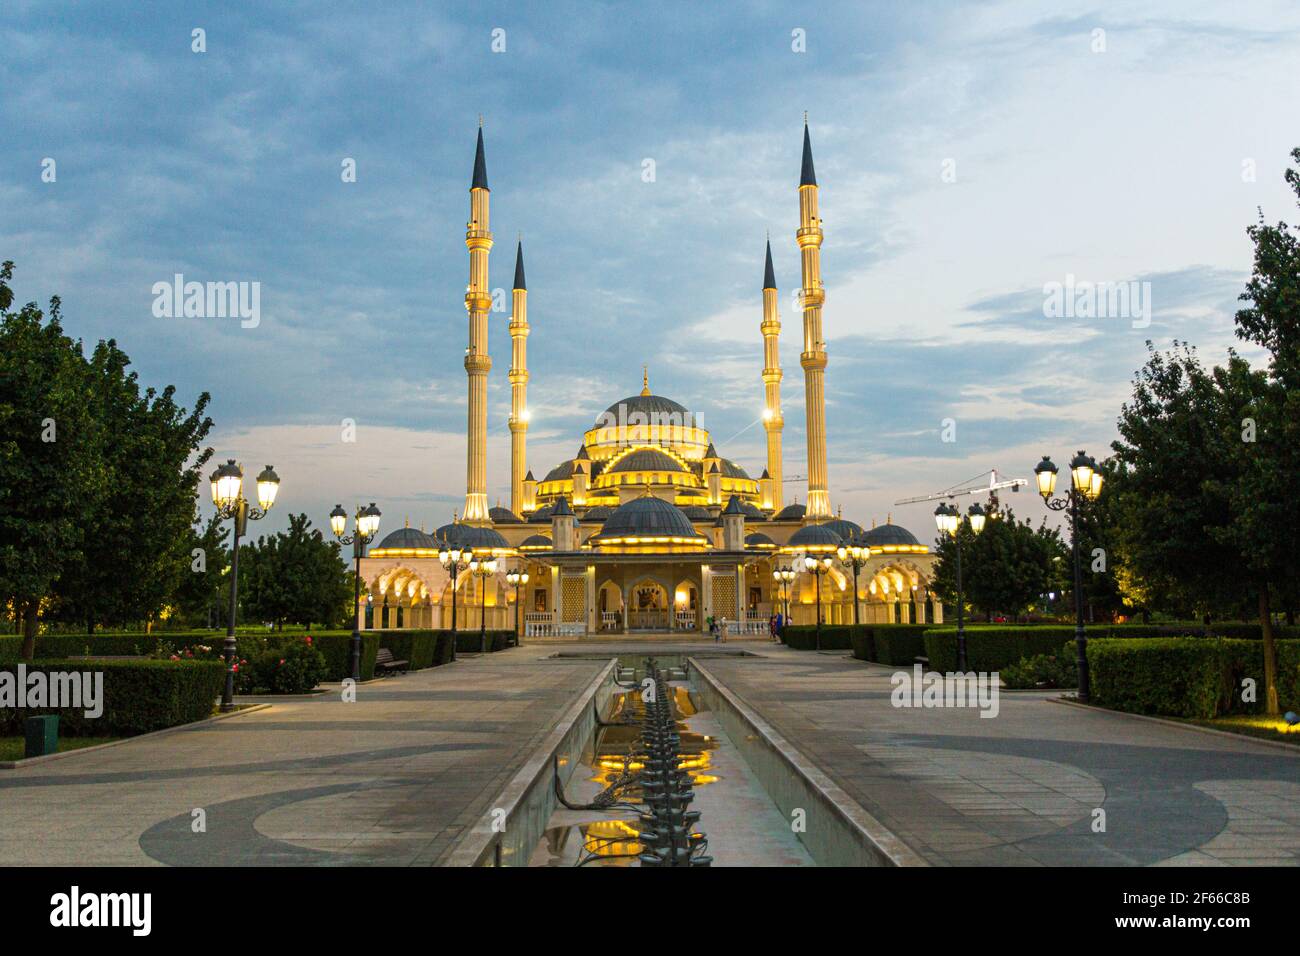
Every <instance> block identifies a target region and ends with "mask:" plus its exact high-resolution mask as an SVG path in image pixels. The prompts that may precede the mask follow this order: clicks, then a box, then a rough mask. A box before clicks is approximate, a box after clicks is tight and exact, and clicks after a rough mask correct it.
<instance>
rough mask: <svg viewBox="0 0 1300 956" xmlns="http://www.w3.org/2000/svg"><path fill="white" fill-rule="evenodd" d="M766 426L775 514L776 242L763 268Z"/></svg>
mask: <svg viewBox="0 0 1300 956" xmlns="http://www.w3.org/2000/svg"><path fill="white" fill-rule="evenodd" d="M759 329H760V331H762V333H763V392H764V394H763V427H764V428H765V429H767V477H768V479H769V480H770V481H771V501H770V502H769V504H770V506H771V508H772V510H773V511H780V510H781V429H782V428H784V427H785V417H784V415H783V413H782V412H781V354H780V346H779V342H778V337H779V336H780V334H781V317H780V315H778V314H777V308H776V274H775V272H774V271H773V270H772V240H771V239H768V241H767V263H766V264H765V265H764V267H763V324H762V325H760V326H759Z"/></svg>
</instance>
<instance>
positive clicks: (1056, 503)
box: [1034, 451, 1102, 703]
mask: <svg viewBox="0 0 1300 956" xmlns="http://www.w3.org/2000/svg"><path fill="white" fill-rule="evenodd" d="M1056 475H1057V468H1056V465H1054V464H1052V459H1050V458H1048V457H1047V456H1046V455H1044V456H1043V460H1042V461H1040V462H1039V463H1038V466H1037V467H1036V468H1034V477H1035V478H1036V479H1037V481H1038V493H1039V494H1040V495H1042V496H1043V501H1044V502H1046V503H1047V507H1048V508H1050V509H1051V510H1053V511H1064V510H1065V509H1066V508H1069V509H1070V542H1071V544H1072V545H1073V549H1074V648H1075V650H1074V660H1075V664H1076V665H1077V667H1078V669H1079V700H1081V701H1084V702H1085V703H1086V702H1087V700H1088V696H1089V692H1090V691H1091V687H1090V684H1089V681H1088V636H1087V635H1086V634H1085V633H1084V630H1083V565H1082V563H1081V560H1080V557H1079V551H1080V549H1079V507H1080V506H1081V505H1082V504H1083V503H1084V502H1087V501H1095V500H1096V499H1097V497H1098V496H1099V495H1100V494H1101V483H1102V475H1101V471H1100V470H1098V468H1097V462H1096V461H1095V460H1094V459H1092V458H1090V457H1088V455H1087V453H1085V452H1083V451H1080V452H1079V453H1078V454H1076V455H1075V456H1074V457H1073V458H1072V459H1070V488H1069V489H1067V490H1066V492H1065V494H1064V495H1063V496H1061V497H1060V498H1053V497H1052V494H1053V493H1054V492H1055V491H1056Z"/></svg>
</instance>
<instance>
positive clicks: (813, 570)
mask: <svg viewBox="0 0 1300 956" xmlns="http://www.w3.org/2000/svg"><path fill="white" fill-rule="evenodd" d="M833 561H834V559H833V558H832V557H831V556H830V555H829V554H828V555H826V557H824V558H822V559H820V560H818V559H817V558H815V557H813V556H812V555H811V554H808V555H804V559H803V566H804V568H805V569H806V570H807V571H808V573H809V574H811V575H812V576H813V583H814V584H815V585H816V587H817V636H816V649H817V650H819V651H820V650H821V649H822V575H823V574H825V573H826V572H827V571H829V570H830V569H831V563H832V562H833Z"/></svg>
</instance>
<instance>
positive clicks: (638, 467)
mask: <svg viewBox="0 0 1300 956" xmlns="http://www.w3.org/2000/svg"><path fill="white" fill-rule="evenodd" d="M625 471H686V467H685V466H684V465H683V464H682V463H681V462H680V461H678V460H677V459H676V458H674V457H673V456H672V455H669V454H665V453H664V452H662V451H659V450H658V449H657V448H638V449H636V450H635V451H631V452H628V453H627V454H626V455H624V456H623V457H622V458H620V459H619V460H618V461H617V462H615V463H614V466H613V467H612V468H609V469H607V472H608V473H610V474H618V473H620V472H625Z"/></svg>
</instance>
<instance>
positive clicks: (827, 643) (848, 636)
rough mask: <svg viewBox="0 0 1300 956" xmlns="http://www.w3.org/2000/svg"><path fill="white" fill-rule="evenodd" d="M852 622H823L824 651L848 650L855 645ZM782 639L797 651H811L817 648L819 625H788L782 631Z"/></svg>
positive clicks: (822, 647) (822, 640) (822, 642)
mask: <svg viewBox="0 0 1300 956" xmlns="http://www.w3.org/2000/svg"><path fill="white" fill-rule="evenodd" d="M854 630H855V627H854V625H852V624H823V625H822V637H821V649H822V650H824V651H847V650H848V649H849V648H850V647H852V646H853V643H852V634H853V631H854ZM781 640H782V641H783V642H784V643H785V645H786V646H787V647H791V648H794V649H795V650H796V651H811V650H816V648H817V627H816V625H812V624H797V625H793V624H792V625H787V626H786V627H785V629H784V630H783V631H781Z"/></svg>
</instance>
